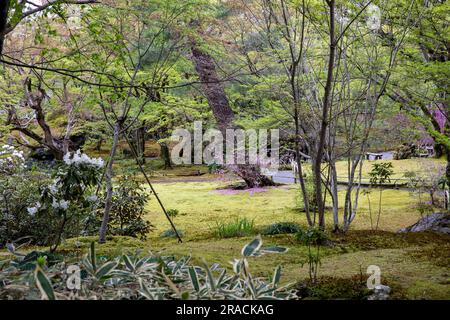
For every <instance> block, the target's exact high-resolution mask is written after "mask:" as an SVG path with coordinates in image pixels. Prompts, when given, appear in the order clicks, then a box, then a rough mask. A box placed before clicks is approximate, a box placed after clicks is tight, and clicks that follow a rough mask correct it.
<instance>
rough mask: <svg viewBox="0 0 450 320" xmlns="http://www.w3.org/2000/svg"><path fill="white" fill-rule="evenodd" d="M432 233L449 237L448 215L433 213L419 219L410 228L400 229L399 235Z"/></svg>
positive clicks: (449, 220) (449, 224) (449, 223)
mask: <svg viewBox="0 0 450 320" xmlns="http://www.w3.org/2000/svg"><path fill="white" fill-rule="evenodd" d="M422 231H434V232H438V233H443V234H448V235H450V214H448V213H433V214H430V215H427V216H425V217H423V218H421V219H420V220H419V221H417V222H416V223H415V224H413V225H412V226H409V227H406V228H404V229H401V230H400V231H399V232H400V233H405V232H422Z"/></svg>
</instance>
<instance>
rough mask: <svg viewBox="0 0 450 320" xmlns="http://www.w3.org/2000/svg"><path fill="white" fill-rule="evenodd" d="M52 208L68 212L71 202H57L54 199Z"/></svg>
mask: <svg viewBox="0 0 450 320" xmlns="http://www.w3.org/2000/svg"><path fill="white" fill-rule="evenodd" d="M52 207H53V209H62V210H67V208H69V201H66V200H60V201H57V200H56V199H55V198H53V203H52Z"/></svg>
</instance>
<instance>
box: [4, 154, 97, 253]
mask: <svg viewBox="0 0 450 320" xmlns="http://www.w3.org/2000/svg"><path fill="white" fill-rule="evenodd" d="M0 150H2V152H3V153H2V159H6V160H4V162H3V163H4V164H5V165H4V166H2V167H1V168H2V173H3V172H4V173H6V172H7V173H8V174H4V175H2V174H0V197H2V198H3V199H8V201H0V246H1V245H4V244H5V243H7V242H9V241H15V240H17V239H20V238H26V239H27V240H30V241H31V242H32V243H34V244H37V245H50V246H51V249H52V250H55V249H56V248H57V246H58V244H59V243H60V241H61V240H62V239H64V238H66V237H73V236H77V235H79V234H80V233H81V232H82V230H83V229H84V228H85V226H84V225H83V223H84V220H85V219H86V217H87V216H88V215H89V214H90V213H92V212H93V211H94V210H95V208H94V205H96V203H97V202H96V201H95V199H96V198H95V191H96V189H97V185H98V183H99V181H100V177H101V175H102V172H103V171H102V167H103V165H104V163H103V160H102V159H100V158H90V157H89V156H87V155H86V154H83V153H81V152H80V151H77V152H75V153H73V154H70V153H69V154H67V155H66V156H65V157H64V161H62V162H58V163H56V165H55V166H54V170H53V172H52V173H46V172H45V171H39V172H36V171H33V170H20V169H21V168H23V163H24V161H25V159H24V158H23V154H22V153H21V152H19V151H17V150H15V149H14V148H13V147H10V146H7V147H2V148H1V149H0ZM9 158H11V159H9ZM11 160H12V161H11ZM13 164H14V165H13Z"/></svg>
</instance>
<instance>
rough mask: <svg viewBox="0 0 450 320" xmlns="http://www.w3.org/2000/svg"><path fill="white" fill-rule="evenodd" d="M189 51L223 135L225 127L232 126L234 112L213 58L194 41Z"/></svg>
mask: <svg viewBox="0 0 450 320" xmlns="http://www.w3.org/2000/svg"><path fill="white" fill-rule="evenodd" d="M191 51H192V58H193V62H194V64H195V70H196V71H197V73H198V76H199V78H200V81H201V82H202V90H203V93H204V94H205V95H206V98H207V99H208V104H209V106H210V107H211V109H212V112H213V114H214V117H215V118H216V121H217V125H218V126H219V130H220V131H221V132H222V134H224V135H225V133H226V129H230V128H231V127H232V126H233V120H234V113H233V110H232V109H231V107H230V104H229V103H228V98H227V96H226V94H225V90H224V88H223V86H222V83H221V82H220V80H219V76H218V75H217V71H216V66H215V63H214V60H213V58H212V57H211V56H210V55H209V54H207V53H205V52H203V51H202V50H201V49H200V48H198V47H197V45H196V44H195V43H194V44H193V45H192V48H191Z"/></svg>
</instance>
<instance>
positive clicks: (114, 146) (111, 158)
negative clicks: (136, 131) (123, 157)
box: [98, 120, 122, 243]
mask: <svg viewBox="0 0 450 320" xmlns="http://www.w3.org/2000/svg"><path fill="white" fill-rule="evenodd" d="M121 128H122V122H121V121H120V120H118V121H117V122H116V124H115V125H114V138H113V144H112V147H111V152H110V155H109V161H108V165H107V167H106V171H105V183H106V200H105V210H104V212H103V220H102V225H101V227H100V236H99V239H98V242H99V243H105V242H106V232H107V231H108V223H109V214H110V212H111V206H112V195H113V186H112V175H113V163H114V156H115V155H116V151H117V146H118V144H119V134H120V130H121Z"/></svg>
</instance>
